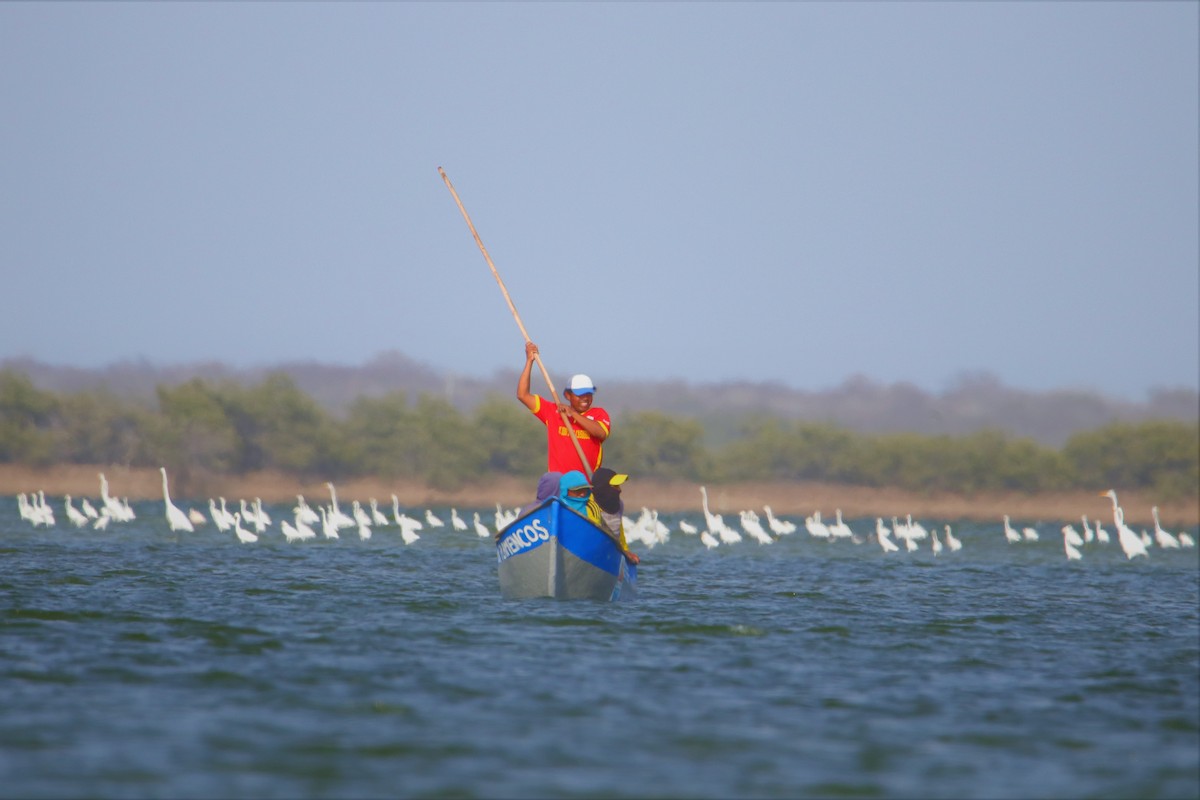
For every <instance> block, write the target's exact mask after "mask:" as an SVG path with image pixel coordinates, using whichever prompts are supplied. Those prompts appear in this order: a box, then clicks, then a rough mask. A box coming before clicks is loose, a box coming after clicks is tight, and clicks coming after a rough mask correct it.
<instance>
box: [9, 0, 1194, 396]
mask: <svg viewBox="0 0 1200 800" xmlns="http://www.w3.org/2000/svg"><path fill="white" fill-rule="evenodd" d="M1198 12H1200V4H1197V3H1194V2H1164V3H1119V2H1103V3H1085V2H1071V3H1067V2H1059V3H1054V2H1045V3H984V2H970V3H911V4H909V3H867V2H861V3H831V4H823V3H736V4H721V3H695V4H692V3H654V4H640V3H612V4H609V3H599V4H594V3H569V4H568V3H561V4H560V3H529V4H518V3H511V4H506V3H482V4H471V3H363V4H341V3H338V4H332V3H330V4H324V3H281V4H279V3H265V4H244V3H214V4H181V3H169V4H152V3H119V4H103V3H63V4H60V3H3V4H0V270H2V275H3V278H4V281H3V286H4V288H3V298H4V304H3V310H2V311H0V359H2V358H6V357H13V356H32V357H35V358H38V359H42V360H45V361H49V362H52V363H57V364H66V365H78V366H102V365H105V364H108V363H112V362H114V361H120V360H124V359H137V358H146V359H149V360H150V361H152V362H155V363H161V364H167V363H179V362H192V361H200V360H220V361H225V362H228V363H231V364H235V365H239V366H253V365H265V364H271V363H276V362H279V361H283V360H297V359H314V360H318V361H325V362H335V363H343V364H358V363H362V362H364V361H367V360H369V359H370V358H372V357H373V356H374V355H376V354H378V353H380V352H383V351H386V350H392V349H395V350H400V351H402V352H403V353H405V354H407V355H409V356H411V357H412V358H415V359H417V360H419V361H423V362H426V363H428V364H430V365H431V366H434V367H437V368H441V369H447V370H451V371H454V372H456V373H459V374H463V375H472V376H478V377H487V376H489V375H491V374H492V372H493V371H494V370H496V369H498V368H512V369H516V368H518V367H519V366H520V365H521V364H522V363H523V341H522V338H521V335H520V332H519V330H518V328H517V326H516V323H515V322H514V320H513V317H512V315H511V314H510V312H509V310H508V307H507V306H506V305H505V303H504V299H503V296H502V295H501V293H500V290H499V288H498V287H497V285H496V282H495V281H494V279H493V278H492V276H491V273H490V272H489V271H488V268H487V264H486V262H485V261H484V260H483V257H482V255H481V254H480V252H479V250H478V248H477V247H476V245H475V243H474V241H473V240H472V238H471V235H470V232H469V230H468V229H467V226H466V224H465V223H464V221H463V219H462V216H461V215H460V214H459V212H458V209H457V208H456V207H455V205H454V202H453V199H452V198H451V196H450V194H449V192H448V191H447V190H446V187H445V185H444V184H443V183H442V180H441V178H440V177H439V175H438V172H437V167H438V166H442V167H444V168H445V169H446V171H447V173H448V174H449V176H450V179H451V180H452V181H453V183H454V186H455V188H456V189H457V190H458V193H459V195H460V196H461V198H462V200H463V202H464V204H465V205H466V208H467V211H468V212H469V213H470V214H471V217H472V219H473V221H474V222H475V225H476V227H477V228H478V230H479V233H480V236H481V237H482V238H483V242H484V244H485V245H486V246H487V248H488V250H489V252H490V253H491V255H492V258H493V260H494V261H495V263H496V266H497V268H498V269H499V271H500V274H501V276H502V277H503V279H504V281H505V283H506V284H507V286H508V289H509V291H510V293H511V295H512V298H513V301H514V302H515V304H516V307H517V310H518V311H519V312H520V314H521V317H522V319H523V321H524V322H525V325H526V327H527V328H528V330H529V332H530V335H531V336H532V337H533V338H534V340H535V341H537V342H538V343H539V344H540V345H541V348H542V353H543V356H544V358H545V363H546V365H547V367H548V368H549V370H550V372H551V375H552V376H553V377H555V379H556V381H557V382H558V383H559V385H560V387H561V385H562V383H563V382H565V380H566V378H567V377H568V376H569V375H570V373H572V372H576V371H585V372H588V373H590V374H591V375H592V377H593V378H594V379H595V380H596V382H597V383H598V384H599V385H600V386H601V387H603V385H604V382H605V381H606V380H614V379H622V380H629V379H632V380H637V379H665V378H683V379H686V380H689V381H692V382H709V381H720V380H724V379H749V380H755V381H759V380H770V381H779V382H782V383H784V384H787V385H790V386H794V387H797V388H803V389H814V390H815V389H823V388H829V387H832V386H836V385H838V384H840V383H841V382H842V381H843V380H845V379H846V378H847V377H849V376H852V375H856V374H861V375H865V376H867V377H869V378H871V379H874V380H878V381H883V382H889V383H890V382H893V381H911V382H914V383H916V384H917V385H918V386H921V387H923V388H925V389H928V390H935V391H936V390H941V389H944V388H946V387H947V386H949V385H951V384H952V382H953V381H954V380H956V378H957V377H958V376H960V375H961V374H962V373H964V372H971V371H987V372H991V373H993V374H995V375H996V376H998V377H999V378H1000V379H1001V380H1002V381H1003V382H1004V383H1006V384H1009V385H1012V386H1016V387H1021V388H1028V389H1037V390H1041V389H1051V388H1066V387H1070V388H1088V389H1097V390H1100V391H1103V392H1105V393H1108V394H1112V395H1116V396H1123V397H1127V398H1131V399H1141V398H1142V397H1144V395H1145V392H1146V391H1147V390H1148V389H1150V388H1152V387H1157V386H1180V385H1182V386H1190V387H1196V386H1197V385H1198V383H1200V377H1198V372H1200V366H1198V365H1200V252H1198V251H1200V232H1198V223H1197V219H1198V218H1200V208H1198V196H1200V187H1198V175H1200V167H1198V164H1197V160H1198V156H1197V153H1198V150H1200V137H1198V132H1197V129H1198V120H1200V109H1198V97H1200V88H1198V86H1197V82H1198V81H1197V75H1198V73H1200V63H1198V55H1197V51H1198V46H1197V39H1198V34H1197V31H1198V30H1200V13H1198ZM539 383H540V381H539Z"/></svg>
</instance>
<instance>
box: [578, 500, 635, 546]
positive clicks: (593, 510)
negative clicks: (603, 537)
mask: <svg viewBox="0 0 1200 800" xmlns="http://www.w3.org/2000/svg"><path fill="white" fill-rule="evenodd" d="M587 510H588V519H590V520H591V521H592V522H594V523H596V524H597V525H599V526H600V527H601V528H604V530H606V531H608V532H609V533H611V534H612V535H613V536H616V537H617V540H618V541H620V543H621V550H622V551H625V552H628V551H629V545H628V544H626V543H625V521H624V520H622V519H621V515H620V514H605V513H604V511H603V510H601V508H600V504H599V503H597V502H596V498H594V497H589V498H588V504H587ZM605 516H608V517H609V518H612V517H616V519H617V529H616V530H615V531H614V530H613V529H612V527H611V526H610V525H609V524H608V521H607V520H605Z"/></svg>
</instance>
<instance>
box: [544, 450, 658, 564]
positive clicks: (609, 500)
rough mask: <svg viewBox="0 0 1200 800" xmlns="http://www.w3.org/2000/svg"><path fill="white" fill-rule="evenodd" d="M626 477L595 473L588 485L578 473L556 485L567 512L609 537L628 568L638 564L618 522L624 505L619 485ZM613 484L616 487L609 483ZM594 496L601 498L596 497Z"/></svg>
mask: <svg viewBox="0 0 1200 800" xmlns="http://www.w3.org/2000/svg"><path fill="white" fill-rule="evenodd" d="M627 477H628V476H627V475H618V474H617V473H615V472H613V471H612V470H611V469H607V470H606V469H605V468H604V467H601V468H600V469H598V470H596V473H595V475H594V476H593V478H592V483H591V484H590V485H589V484H588V480H587V478H586V477H585V476H584V474H583V473H582V472H580V471H578V470H571V471H570V472H568V473H567V474H565V475H563V476H562V480H561V481H559V484H558V497H559V499H560V500H562V501H563V504H564V505H566V506H567V508H569V509H571V510H572V511H575V512H577V513H579V514H580V515H582V516H586V517H587V518H588V519H590V520H591V521H592V522H593V523H595V524H596V525H597V526H598V527H601V528H603V529H604V530H606V531H607V532H608V533H610V534H611V535H612V536H613V537H614V538H615V539H616V540H617V542H618V543H619V545H620V548H621V553H622V554H624V556H625V558H626V559H627V560H628V561H629V563H631V564H636V563H638V562H639V561H640V559H639V558H638V556H637V554H636V553H634V552H633V551H632V550H630V549H629V544H628V543H627V542H626V541H625V526H624V524H623V521H622V519H621V514H622V512H623V510H624V505H623V504H622V502H621V488H620V487H621V484H622V483H624V482H625V479H626V478H627ZM613 481H616V483H613ZM597 494H599V495H600V497H602V498H603V500H600V498H598V497H597Z"/></svg>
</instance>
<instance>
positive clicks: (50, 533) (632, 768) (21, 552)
mask: <svg viewBox="0 0 1200 800" xmlns="http://www.w3.org/2000/svg"><path fill="white" fill-rule="evenodd" d="M50 502H51V505H52V507H54V508H55V509H56V513H57V515H58V523H57V525H56V526H55V527H51V528H47V527H36V528H35V527H33V526H32V525H31V524H30V523H29V522H27V521H26V520H23V519H21V518H20V517H19V515H18V512H17V503H16V501H15V499H13V498H10V497H5V498H0V796H2V797H11V798H17V797H19V798H58V797H100V798H103V797H120V798H131V797H132V798H137V797H153V798H164V797H171V798H175V797H179V798H191V797H195V798H201V797H203V798H208V797H245V798H291V797H331V798H338V797H353V798H359V797H396V796H401V797H466V798H470V797H606V798H611V797H696V798H724V797H786V798H790V797H953V798H1018V797H1037V798H1041V797H1131V798H1133V797H1136V798H1155V797H1180V798H1195V797H1197V796H1200V597H1198V576H1200V556H1198V555H1197V550H1196V549H1194V548H1193V549H1180V550H1161V549H1159V548H1157V547H1152V548H1151V549H1150V554H1149V557H1148V558H1144V559H1143V558H1139V559H1137V560H1135V561H1129V560H1127V559H1126V558H1125V556H1124V555H1123V554H1122V552H1121V550H1120V549H1119V547H1118V546H1117V544H1116V542H1115V537H1114V541H1113V543H1112V544H1109V545H1099V544H1095V543H1093V544H1087V545H1085V546H1084V547H1082V548H1081V550H1082V552H1083V558H1082V559H1081V560H1078V561H1068V560H1067V559H1066V557H1065V556H1064V552H1063V546H1062V535H1061V534H1060V533H1059V532H1058V530H1059V526H1060V524H1061V523H1045V522H1043V523H1040V524H1039V525H1038V528H1039V530H1040V532H1041V539H1040V541H1038V542H1021V543H1018V544H1009V543H1007V542H1006V541H1005V539H1004V535H1003V532H1002V527H1001V524H1000V522H999V521H997V522H996V523H994V524H986V525H981V524H977V523H976V524H971V523H962V524H958V523H952V524H953V525H954V529H955V533H956V534H957V536H958V537H959V538H960V539H961V540H962V541H963V544H964V546H963V548H962V550H961V551H959V552H957V553H949V552H943V553H942V554H941V555H940V556H936V557H935V556H934V555H933V554H932V553H931V552H930V550H929V543H928V542H923V543H922V545H921V549H920V550H918V551H917V552H913V553H909V552H906V551H904V550H903V549H902V550H901V551H900V552H897V553H890V554H885V553H883V552H882V551H881V550H880V548H879V547H878V546H877V545H875V544H874V543H873V542H871V541H870V540H868V541H867V542H866V543H864V544H860V545H856V544H854V543H853V542H851V541H848V540H838V541H825V540H819V539H814V538H812V537H810V536H809V535H808V534H807V533H805V532H804V527H803V525H801V526H800V528H799V530H798V531H797V532H796V533H795V534H792V535H790V536H784V537H781V538H780V540H779V541H778V542H776V543H774V544H770V545H759V544H756V543H754V542H753V541H752V540H750V539H747V540H746V541H745V542H743V543H741V544H735V545H723V546H721V547H718V548H715V549H712V550H709V549H707V548H705V547H704V546H703V545H702V544H701V543H700V541H699V540H698V538H697V537H696V536H689V535H685V534H683V533H681V532H679V530H678V529H677V528H676V527H675V526H676V524H677V522H678V521H679V520H680V519H684V518H686V519H688V520H689V521H691V522H693V523H695V524H702V523H703V517H702V516H701V515H700V514H699V513H697V514H695V515H663V520H664V521H665V522H666V523H667V524H668V525H669V526H670V527H671V528H672V534H671V538H670V540H669V541H668V542H666V543H664V544H660V545H658V546H656V547H654V548H653V549H649V548H647V547H646V546H644V545H641V546H638V547H637V549H639V550H640V551H641V553H642V555H643V557H644V558H643V563H642V566H641V567H640V574H639V579H640V596H639V598H638V599H637V600H636V601H635V602H631V603H618V604H604V603H594V602H556V601H551V600H539V601H505V600H502V599H500V597H499V592H498V588H497V579H496V559H495V549H494V546H493V544H492V542H491V541H490V540H489V539H481V538H479V537H478V536H476V535H475V533H474V532H473V531H469V532H462V531H454V530H452V529H450V527H449V526H447V527H446V528H444V529H439V530H430V529H428V528H426V529H425V530H423V531H421V536H422V538H421V539H420V540H418V541H417V542H415V543H414V544H412V545H410V546H406V545H405V544H404V543H403V541H402V540H401V538H400V535H399V533H398V530H397V529H396V528H395V527H379V528H376V529H375V530H374V534H373V536H372V538H371V539H370V540H369V541H362V540H360V539H359V537H358V536H357V534H356V533H355V531H354V530H353V529H348V530H343V531H342V533H341V538H340V539H338V540H326V539H324V538H317V539H315V540H311V541H306V542H295V543H288V542H286V541H285V540H284V538H283V536H282V535H281V534H280V533H279V528H278V523H279V520H280V519H281V517H284V516H287V515H288V514H289V513H290V512H289V509H287V508H286V507H283V506H279V507H274V506H268V507H267V510H268V511H269V512H270V513H271V514H272V515H273V517H274V519H275V526H273V527H271V528H269V529H268V530H267V531H266V532H265V533H264V534H263V535H262V537H261V538H260V540H259V541H258V542H257V543H254V544H240V543H239V542H238V541H237V540H236V539H235V538H234V537H233V535H232V534H222V533H219V532H217V531H216V530H215V529H214V527H213V526H212V525H211V524H210V525H208V526H207V527H205V528H202V529H200V530H199V531H198V532H196V533H192V534H187V533H171V532H170V531H169V530H168V527H167V524H166V521H165V519H164V515H163V507H162V503H152V502H147V503H139V504H135V505H134V508H135V510H136V512H137V514H138V517H137V519H136V520H133V521H131V522H124V523H117V522H114V523H112V525H110V527H109V529H108V530H107V531H96V530H91V529H81V530H77V529H75V528H74V527H73V526H71V525H70V524H68V523H67V522H66V520H65V517H64V514H63V513H62V503H61V499H59V498H52V499H51V501H50ZM419 511H422V512H423V509H419ZM435 511H438V512H439V513H443V515H444V513H445V512H446V511H447V510H446V509H435ZM463 511H464V510H463V509H460V513H461V512H463ZM466 511H468V512H469V511H470V510H466ZM898 511H902V510H899V509H898ZM415 516H416V515H415ZM464 516H467V518H468V519H470V517H469V514H464ZM484 519H485V520H487V521H489V522H490V521H491V520H492V510H488V511H485V513H484ZM923 522H925V523H926V524H927V525H929V526H931V527H932V525H931V523H933V522H934V521H933V520H923ZM850 524H851V526H852V527H854V528H855V529H856V530H858V531H859V532H861V533H863V534H866V533H867V532H868V531H870V530H871V529H872V528H873V525H874V520H873V519H872V520H850ZM1019 524H1022V525H1023V524H1029V523H1028V522H1022V523H1019ZM938 525H939V527H940V522H939V523H938ZM316 527H317V529H318V533H319V531H320V527H319V525H318V526H316ZM1108 527H1109V528H1110V530H1111V527H1112V526H1111V522H1109V523H1108ZM1191 534H1192V536H1193V537H1196V534H1197V531H1196V530H1195V529H1192V531H1191Z"/></svg>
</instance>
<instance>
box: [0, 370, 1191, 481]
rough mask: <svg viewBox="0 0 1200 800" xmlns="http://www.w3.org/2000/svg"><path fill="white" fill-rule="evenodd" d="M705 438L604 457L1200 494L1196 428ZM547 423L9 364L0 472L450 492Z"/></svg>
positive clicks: (510, 457) (523, 445)
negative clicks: (132, 381) (71, 385)
mask: <svg viewBox="0 0 1200 800" xmlns="http://www.w3.org/2000/svg"><path fill="white" fill-rule="evenodd" d="M727 424H729V425H731V426H732V427H733V429H734V430H735V432H736V433H735V435H734V436H733V437H732V438H731V439H730V440H729V441H727V442H726V443H724V444H721V445H719V446H710V445H706V444H705V441H706V437H705V428H704V425H703V424H702V423H701V422H700V421H698V420H696V419H691V418H684V417H679V416H670V415H667V414H664V413H662V412H658V411H644V412H634V413H627V414H622V415H621V416H620V418H618V419H617V420H615V426H614V428H615V430H614V435H613V437H612V439H611V440H610V441H609V442H607V443H606V444H605V463H606V464H608V465H610V466H613V467H614V468H617V469H619V470H621V471H622V472H628V473H630V474H633V475H637V476H639V477H653V478H666V479H684V480H691V481H698V482H708V483H722V482H732V481H767V480H771V481H776V480H783V481H787V480H797V481H799V480H806V481H827V482H832V483H843V484H852V485H860V486H873V487H896V488H901V489H906V490H910V491H918V492H922V491H929V492H932V491H951V492H959V493H966V494H970V493H973V492H981V491H992V490H1000V491H1024V492H1036V491H1054V490H1063V489H1097V490H1100V489H1105V488H1109V487H1120V488H1124V489H1150V490H1153V491H1154V492H1155V493H1156V494H1158V495H1159V496H1161V497H1162V498H1163V500H1164V501H1165V500H1172V499H1180V498H1184V497H1189V496H1191V497H1194V496H1196V495H1197V494H1200V424H1198V423H1189V422H1183V421H1179V420H1151V421H1144V422H1137V423H1114V424H1109V425H1105V426H1103V427H1100V428H1096V429H1094V430H1090V431H1084V432H1081V433H1077V434H1075V435H1073V436H1072V437H1070V439H1069V440H1068V441H1067V442H1066V443H1065V445H1064V446H1063V447H1062V448H1061V449H1056V448H1052V447H1049V446H1045V445H1042V444H1039V443H1037V442H1036V441H1034V440H1033V439H1028V438H1020V437H1014V436H1011V435H1008V434H1005V433H1001V432H999V431H990V430H989V431H982V432H977V433H971V434H966V435H961V436H949V435H936V436H931V435H923V434H915V433H888V434H861V433H854V432H851V431H848V430H846V429H844V428H839V427H836V426H834V425H830V424H816V423H810V422H797V421H788V420H782V419H779V418H777V417H771V416H767V415H763V414H755V415H748V416H744V417H741V418H736V419H733V420H728V421H727ZM544 437H545V432H544V429H543V428H542V426H541V425H540V424H539V423H538V422H537V421H536V420H535V419H533V417H532V416H531V415H530V414H529V413H528V412H527V411H526V410H525V409H524V408H523V407H522V406H521V405H520V404H519V403H517V401H516V400H515V399H514V398H509V397H503V396H500V395H493V396H491V397H489V398H488V399H487V401H485V402H483V403H480V404H479V405H478V406H476V408H475V409H474V410H473V411H471V412H469V413H468V412H462V411H460V410H458V409H457V408H456V407H455V406H453V405H452V404H450V403H449V402H448V401H446V400H444V399H439V398H437V397H435V396H431V395H428V394H422V395H421V396H419V397H418V398H416V399H415V401H410V398H409V397H408V395H407V394H406V393H404V392H391V393H388V394H385V395H383V396H378V397H360V398H359V399H358V400H356V401H355V402H354V403H353V404H352V405H351V406H350V408H349V410H348V411H347V413H346V414H345V415H343V416H339V417H335V416H334V415H332V414H331V413H329V412H328V411H326V410H324V409H323V408H322V407H321V406H320V405H319V404H318V403H317V402H316V401H315V400H313V398H312V397H310V396H309V395H307V394H305V393H304V392H302V391H301V390H300V389H298V388H297V386H296V384H295V383H294V381H293V380H292V379H291V378H290V377H289V376H288V375H287V374H286V373H283V372H275V373H271V374H269V375H267V376H266V377H265V378H264V379H263V380H262V381H261V382H259V383H258V384H255V385H251V386H246V385H244V384H241V383H237V382H234V381H216V382H213V381H205V380H202V379H194V380H191V381H187V382H185V383H182V384H178V385H174V386H166V385H160V386H159V387H158V389H157V392H156V398H155V402H153V403H141V402H138V401H136V400H131V399H128V398H122V397H119V396H117V395H115V394H113V393H111V392H109V391H106V390H104V389H88V390H84V391H79V392H74V393H63V394H58V393H54V392H49V391H44V390H41V389H38V388H37V387H35V386H34V385H33V383H32V382H31V381H30V380H29V378H28V377H27V376H26V375H24V374H23V373H21V372H19V371H15V370H0V463H12V464H25V465H29V466H39V467H44V466H51V465H54V464H60V463H73V464H122V465H127V466H135V467H157V466H166V467H167V469H168V470H170V471H171V472H172V473H173V474H174V475H176V476H178V477H177V478H176V480H177V482H178V483H179V484H180V485H181V486H186V484H187V482H188V481H189V480H190V479H194V478H200V477H203V476H205V475H214V474H242V473H246V472H252V471H256V470H278V471H280V472H283V473H287V474H290V475H295V476H297V477H301V478H304V479H328V480H334V479H342V478H346V477H354V476H364V475H373V476H378V477H380V478H385V479H399V478H411V479H420V480H424V481H426V482H428V483H429V484H430V485H432V486H435V487H438V488H443V489H454V488H456V487H458V486H461V485H463V484H465V483H467V482H470V481H473V480H478V479H480V478H486V477H488V476H490V475H495V474H508V475H516V476H525V477H530V478H533V477H535V476H536V475H538V474H539V473H540V472H541V471H542V469H543V468H544V464H545V460H544V448H545V443H544Z"/></svg>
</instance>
